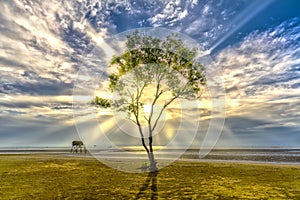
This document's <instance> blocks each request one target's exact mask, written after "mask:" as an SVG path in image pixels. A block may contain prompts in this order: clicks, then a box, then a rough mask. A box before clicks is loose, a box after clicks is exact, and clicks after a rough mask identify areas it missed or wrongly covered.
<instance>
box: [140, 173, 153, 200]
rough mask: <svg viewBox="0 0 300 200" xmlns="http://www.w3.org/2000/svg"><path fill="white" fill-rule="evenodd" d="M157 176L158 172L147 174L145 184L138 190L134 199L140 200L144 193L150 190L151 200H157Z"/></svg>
mask: <svg viewBox="0 0 300 200" xmlns="http://www.w3.org/2000/svg"><path fill="white" fill-rule="evenodd" d="M157 175H158V172H149V173H148V176H147V179H146V181H145V183H144V184H143V185H142V187H141V188H140V191H139V193H138V194H137V195H136V197H135V199H140V198H142V197H145V195H146V191H147V190H148V189H150V190H151V191H150V194H151V200H157V199H158V192H157Z"/></svg>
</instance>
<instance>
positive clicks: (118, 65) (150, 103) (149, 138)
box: [93, 31, 206, 172]
mask: <svg viewBox="0 0 300 200" xmlns="http://www.w3.org/2000/svg"><path fill="white" fill-rule="evenodd" d="M196 56H197V49H195V48H193V49H189V48H187V47H185V46H184V44H183V42H182V40H180V39H179V38H178V36H177V35H176V34H172V35H169V36H167V37H166V38H164V39H160V38H156V37H151V36H147V35H145V34H142V33H139V32H138V31H136V32H134V33H133V34H131V35H127V41H126V50H125V51H124V53H122V54H121V55H118V56H114V57H113V58H112V60H111V66H110V67H111V69H112V70H111V71H113V72H112V73H110V74H109V83H110V84H109V87H110V89H111V92H112V93H114V98H113V99H105V98H101V97H98V96H96V97H95V99H94V101H93V104H94V105H97V106H100V107H103V108H107V109H112V110H114V111H117V112H122V113H125V114H126V115H124V116H125V117H126V118H127V119H128V120H130V121H131V122H132V123H134V124H135V125H136V126H137V129H138V131H139V134H140V138H141V143H142V145H143V147H144V149H145V151H146V152H147V155H148V159H149V162H150V167H149V170H150V172H155V171H157V170H158V168H157V165H156V161H155V158H154V153H153V134H154V132H155V130H156V129H157V126H158V123H159V121H160V119H161V117H162V115H163V113H164V112H165V111H166V109H167V108H168V107H169V106H170V105H171V104H175V103H176V100H177V99H186V100H195V99H199V98H200V95H201V91H202V90H201V88H202V86H203V85H205V83H206V79H205V74H204V67H203V66H202V65H201V63H199V62H197V61H196ZM145 127H147V128H146V129H145ZM145 130H147V131H145Z"/></svg>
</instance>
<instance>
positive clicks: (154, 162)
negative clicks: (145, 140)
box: [148, 152, 158, 172]
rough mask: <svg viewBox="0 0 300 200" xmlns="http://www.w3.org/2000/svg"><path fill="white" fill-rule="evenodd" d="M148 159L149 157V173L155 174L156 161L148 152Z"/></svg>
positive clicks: (151, 153)
mask: <svg viewBox="0 0 300 200" xmlns="http://www.w3.org/2000/svg"><path fill="white" fill-rule="evenodd" d="M148 157H149V162H150V168H149V170H150V172H157V171H158V169H157V166H156V161H155V159H154V154H153V152H149V154H148Z"/></svg>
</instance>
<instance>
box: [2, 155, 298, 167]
mask: <svg viewBox="0 0 300 200" xmlns="http://www.w3.org/2000/svg"><path fill="white" fill-rule="evenodd" d="M43 156H45V157H47V158H49V157H53V158H61V159H65V158H70V159H71V158H75V159H76V158H80V159H96V160H98V161H99V162H100V163H102V162H101V159H103V160H117V161H118V162H122V161H124V162H128V161H132V160H142V159H143V158H140V157H121V156H120V157H116V156H93V155H91V154H89V153H88V154H84V153H57V152H51V153H47V152H37V153H30V152H23V153H16V152H11V153H0V159H1V158H4V157H24V158H26V157H31V158H35V157H36V158H39V157H43ZM99 159H100V160H99ZM157 160H158V162H159V161H167V160H174V159H172V158H167V157H163V158H162V157H161V158H157ZM174 162H186V163H226V164H245V165H267V166H282V167H297V168H298V167H300V162H275V161H273V162H270V161H257V160H234V159H233V160H228V159H205V158H201V159H200V158H198V159H195V158H192V159H190V158H178V159H176V160H174Z"/></svg>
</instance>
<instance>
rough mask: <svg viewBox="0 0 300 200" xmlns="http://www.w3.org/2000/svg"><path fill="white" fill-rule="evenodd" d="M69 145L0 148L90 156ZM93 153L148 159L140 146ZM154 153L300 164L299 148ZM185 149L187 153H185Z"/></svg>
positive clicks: (6, 151) (5, 151)
mask: <svg viewBox="0 0 300 200" xmlns="http://www.w3.org/2000/svg"><path fill="white" fill-rule="evenodd" d="M70 150H71V148H70V147H18V148H16V147H11V148H0V154H2V155H4V154H49V155H54V154H55V155H66V156H83V155H84V156H91V155H90V154H89V152H87V154H84V151H82V152H81V153H80V152H77V153H71V152H70ZM88 150H89V151H90V152H92V154H93V156H98V157H106V158H122V156H125V157H126V158H131V159H139V158H142V157H143V158H145V156H146V154H145V151H144V150H143V149H142V148H141V147H123V148H122V149H113V148H110V147H107V148H88ZM155 150H156V151H157V152H155V154H156V155H157V159H168V158H171V159H173V158H174V157H176V158H177V157H178V159H179V160H191V161H192V160H194V161H227V162H228V161H230V162H258V163H277V164H278V163H281V164H297V165H300V148H297V147H294V148H285V147H276V148H267V147H263V148H217V149H213V150H212V151H211V152H210V153H209V154H208V155H207V156H205V157H204V158H201V159H200V158H199V149H188V150H186V151H185V150H183V149H178V148H172V149H161V148H160V147H156V148H155ZM183 152H184V153H183Z"/></svg>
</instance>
